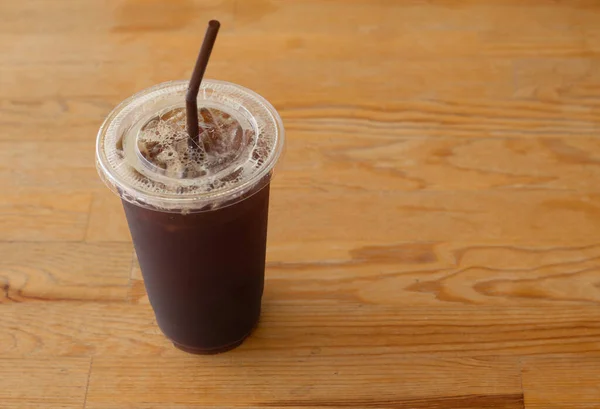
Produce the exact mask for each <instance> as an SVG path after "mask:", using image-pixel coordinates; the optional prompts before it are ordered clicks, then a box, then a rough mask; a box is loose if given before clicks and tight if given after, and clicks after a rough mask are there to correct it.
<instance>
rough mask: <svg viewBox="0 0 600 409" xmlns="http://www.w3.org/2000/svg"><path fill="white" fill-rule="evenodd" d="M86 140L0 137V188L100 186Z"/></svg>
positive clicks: (79, 189) (51, 189)
mask: <svg viewBox="0 0 600 409" xmlns="http://www.w3.org/2000/svg"><path fill="white" fill-rule="evenodd" d="M87 139H88V141H86V142H77V141H68V142H64V141H44V142H42V141H35V142H34V141H26V142H24V141H0V188H2V189H5V190H7V191H14V190H26V191H27V192H30V193H33V192H39V193H49V192H54V193H56V192H90V191H94V190H100V189H104V185H103V184H102V183H101V182H100V179H99V178H98V173H97V172H96V168H95V165H94V161H93V158H94V151H95V146H94V139H93V137H91V135H88V138H87Z"/></svg>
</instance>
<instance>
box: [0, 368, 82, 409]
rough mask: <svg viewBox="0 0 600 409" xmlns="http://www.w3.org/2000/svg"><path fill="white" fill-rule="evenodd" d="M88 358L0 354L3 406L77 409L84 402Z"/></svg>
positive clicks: (12, 408)
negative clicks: (21, 356) (16, 356)
mask: <svg viewBox="0 0 600 409" xmlns="http://www.w3.org/2000/svg"><path fill="white" fill-rule="evenodd" d="M89 369H90V359H89V358H50V359H39V358H38V359H11V358H5V357H2V358H0V402H2V408H4V409H29V408H47V409H70V408H73V409H79V408H81V407H82V406H83V405H84V400H85V394H86V388H87V383H88V373H89Z"/></svg>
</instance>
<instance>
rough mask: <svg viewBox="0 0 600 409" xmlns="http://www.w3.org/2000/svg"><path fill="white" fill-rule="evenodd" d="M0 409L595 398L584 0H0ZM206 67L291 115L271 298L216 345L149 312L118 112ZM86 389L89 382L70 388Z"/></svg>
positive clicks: (594, 169) (590, 93)
mask: <svg viewBox="0 0 600 409" xmlns="http://www.w3.org/2000/svg"><path fill="white" fill-rule="evenodd" d="M0 16H2V24H0V54H1V55H2V59H1V60H0V129H1V130H2V131H1V132H0V190H1V191H2V194H1V195H0V328H1V330H0V356H1V357H2V359H0V407H2V408H4V407H7V408H10V409H15V408H30V407H44V408H46V407H48V408H72V407H77V408H82V407H83V408H95V409H96V408H98V409H99V408H102V409H104V408H107V409H112V408H114V409H117V408H119V409H120V408H130V409H134V408H135V409H149V408H158V407H161V408H170V409H183V408H201V407H202V408H213V409H217V408H219V409H224V408H230V407H247V408H259V407H260V408H264V407H278V408H281V407H287V408H296V409H300V408H320V409H324V408H332V407H339V408H365V407H366V408H381V409H383V408H411V409H414V408H440V409H441V408H445V409H450V408H463V409H466V408H469V409H471V408H473V409H474V408H478V409H479V408H505V409H516V408H519V409H522V408H544V409H553V408H573V409H577V408H585V409H590V408H595V407H597V406H598V402H599V401H600V394H599V392H598V389H597V387H596V383H597V382H596V380H597V379H600V369H598V363H599V362H598V360H599V359H600V320H599V317H600V264H599V260H600V204H599V203H600V201H599V199H600V187H599V185H598V180H600V166H599V165H600V143H599V142H598V141H599V139H598V132H599V131H600V29H599V28H598V21H600V4H599V3H598V2H597V1H596V0H572V1H556V0H531V1H527V2H523V1H519V0H493V1H487V2H482V1H477V0H431V1H427V2H422V1H421V2H414V1H411V2H402V1H393V0H378V1H372V0H327V1H322V0H301V1H294V2H290V1H286V0H244V1H242V0H170V1H162V0H106V1H86V2H82V1H78V0H54V1H52V2H48V1H44V0H21V1H0ZM211 18H218V19H219V20H220V21H221V22H222V24H223V28H222V30H221V33H220V34H219V39H218V41H217V46H216V48H215V50H214V53H213V56H212V58H211V63H210V64H209V67H208V71H207V77H213V78H218V79H223V80H229V81H233V82H237V83H240V84H242V85H245V86H247V87H249V88H251V89H254V90H256V91H257V92H259V93H260V94H262V95H264V96H265V97H266V98H267V99H268V100H269V101H270V102H272V103H273V105H274V106H275V107H276V108H277V109H278V111H279V112H280V113H281V115H282V117H283V120H284V123H285V127H286V136H287V141H288V144H287V152H286V154H285V156H284V159H283V160H282V161H281V163H280V165H279V166H278V168H277V170H276V176H275V179H274V181H273V183H272V195H271V206H270V215H269V217H270V220H269V239H268V252H267V269H266V288H265V294H264V305H263V309H264V313H263V315H262V318H261V322H260V325H259V326H258V328H257V330H256V331H255V333H254V334H253V335H252V336H251V337H250V338H249V339H248V340H247V342H245V343H244V345H242V346H241V347H240V348H239V349H237V350H235V351H233V352H231V353H229V354H226V355H222V356H215V357H191V356H187V355H185V354H183V353H181V352H179V351H178V350H176V349H174V348H173V347H172V345H171V344H170V342H169V341H167V340H166V339H165V338H164V337H163V335H162V334H161V333H160V331H159V330H158V328H157V326H156V323H155V319H154V315H153V312H152V309H151V306H150V304H149V300H148V297H147V295H146V293H145V289H144V284H143V280H142V275H141V271H140V269H139V265H138V263H137V260H136V258H135V255H134V253H133V249H132V244H131V238H130V235H129V232H128V228H127V223H126V221H125V218H124V216H123V211H122V206H121V203H120V201H119V199H118V198H117V197H116V196H114V195H113V194H112V193H111V192H110V191H108V189H106V188H105V187H104V186H103V184H102V183H101V182H100V180H99V178H98V177H97V174H96V170H95V163H94V154H95V142H94V141H95V136H96V133H97V131H98V128H99V126H100V124H101V123H102V121H103V119H104V118H105V117H106V115H107V114H108V113H109V112H110V111H111V110H112V108H113V107H114V106H115V105H116V104H118V103H119V102H120V101H122V100H123V99H124V98H126V97H128V96H130V95H131V94H133V93H135V92H137V91H139V90H142V89H144V88H147V87H149V86H151V85H154V84H156V83H159V82H163V81H168V80H172V79H181V78H188V77H189V75H190V71H191V69H192V63H193V61H194V56H195V55H196V53H197V51H198V47H199V45H200V38H201V35H202V33H203V30H204V25H205V23H206V21H207V20H209V19H211ZM88 381H89V390H88Z"/></svg>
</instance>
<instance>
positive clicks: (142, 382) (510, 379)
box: [86, 351, 523, 409]
mask: <svg viewBox="0 0 600 409" xmlns="http://www.w3.org/2000/svg"><path fill="white" fill-rule="evenodd" d="M366 385H368V387H365V386H366ZM433 390H435V393H434V392H433ZM223 402H228V404H229V405H231V406H235V407H294V408H296V407H297V408H300V407H316V408H318V407H331V406H335V407H342V408H357V407H411V408H428V407H432V406H435V407H439V408H450V407H461V408H479V407H484V406H485V407H496V408H505V409H517V408H522V407H523V402H522V395H521V386H520V376H519V371H518V366H517V364H516V362H514V361H505V360H494V359H469V358H464V359H436V358H400V357H398V356H395V355H393V354H384V355H380V356H379V357H374V356H370V357H360V356H356V357H354V359H352V360H351V361H349V360H348V359H346V358H344V357H340V356H335V355H330V354H328V353H326V352H322V351H321V352H317V351H313V352H312V353H311V352H308V351H307V352H305V353H304V354H298V355H290V354H285V355H282V354H281V353H272V352H271V353H270V352H268V351H260V352H258V351H257V352H256V353H253V354H244V353H238V354H235V353H234V354H229V355H221V356H215V357H208V358H205V357H189V356H182V355H180V356H178V357H173V358H150V357H147V358H138V359H127V358H125V359H120V360H117V359H114V358H97V359H95V360H94V365H93V367H92V373H91V378H90V386H89V393H88V398H87V405H86V407H87V408H117V407H123V405H124V406H126V407H137V408H151V407H157V406H160V407H162V406H163V405H170V407H173V408H177V407H182V408H183V407H186V408H201V407H202V408H204V407H215V406H220V405H221V404H222V403H223Z"/></svg>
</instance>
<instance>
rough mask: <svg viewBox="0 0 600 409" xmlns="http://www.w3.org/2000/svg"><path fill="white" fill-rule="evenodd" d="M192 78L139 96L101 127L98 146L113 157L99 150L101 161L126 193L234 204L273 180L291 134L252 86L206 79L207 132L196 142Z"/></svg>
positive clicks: (194, 204)
mask: <svg viewBox="0 0 600 409" xmlns="http://www.w3.org/2000/svg"><path fill="white" fill-rule="evenodd" d="M169 85H170V87H169ZM185 85H186V83H185V82H183V81H179V82H175V83H170V84H161V85H159V86H157V87H154V88H159V89H157V90H154V92H151V91H153V89H150V90H148V91H147V92H146V95H143V96H134V97H132V99H131V100H132V101H133V103H132V101H125V102H124V104H126V103H127V102H129V103H130V104H129V105H128V106H127V105H126V106H125V107H122V106H120V107H117V108H116V109H115V111H117V112H116V113H115V112H113V114H111V115H109V118H110V119H111V123H110V124H111V125H110V126H109V128H108V129H101V130H100V135H99V144H98V147H97V148H98V149H101V150H102V152H101V153H103V154H104V155H105V156H104V157H105V159H106V164H104V163H102V159H103V156H102V155H99V158H100V159H99V161H98V162H99V163H98V168H99V170H101V172H100V173H101V175H103V174H104V175H103V176H104V179H105V181H106V183H107V184H109V186H111V187H114V188H115V190H117V191H118V192H119V194H120V195H121V197H123V199H125V200H127V201H130V202H134V203H136V204H137V205H142V206H145V207H148V208H154V209H161V210H173V211H181V212H184V213H185V212H188V211H201V210H207V209H210V208H216V207H219V206H223V205H225V204H230V203H233V202H235V200H236V198H239V197H240V196H243V195H244V194H245V192H248V191H249V190H251V189H255V188H256V183H258V182H259V181H260V180H261V179H265V178H266V179H267V180H266V182H268V177H269V175H270V171H271V169H272V166H273V164H274V161H276V160H277V156H278V155H279V152H280V149H278V147H279V146H280V145H279V143H280V141H281V140H280V138H281V137H283V134H282V130H283V128H282V127H281V124H280V122H278V120H279V117H278V116H277V117H275V116H274V114H273V113H275V115H276V112H275V111H274V109H273V108H272V107H271V106H270V105H269V104H268V103H267V102H266V101H265V100H264V99H262V97H260V96H258V95H256V94H254V93H252V92H251V91H249V90H246V89H245V88H242V87H239V86H237V85H234V84H228V83H222V82H218V81H205V82H204V83H203V87H202V89H201V92H200V95H199V99H198V106H199V115H198V116H199V119H200V122H199V125H200V136H199V139H198V141H197V142H194V143H192V144H190V143H189V142H188V141H189V137H188V134H187V131H186V115H185V108H184V106H183V98H182V96H183V93H184V92H185V89H186V87H185ZM161 87H162V88H161ZM164 88H167V90H165V89H164ZM165 91H168V92H165ZM136 97H137V99H136ZM135 102H138V103H137V104H134V103H135ZM115 116H116V117H115ZM107 121H108V119H107ZM279 121H280V120H279ZM103 128H104V126H103ZM281 142H282V141H281ZM105 168H106V170H105Z"/></svg>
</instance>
